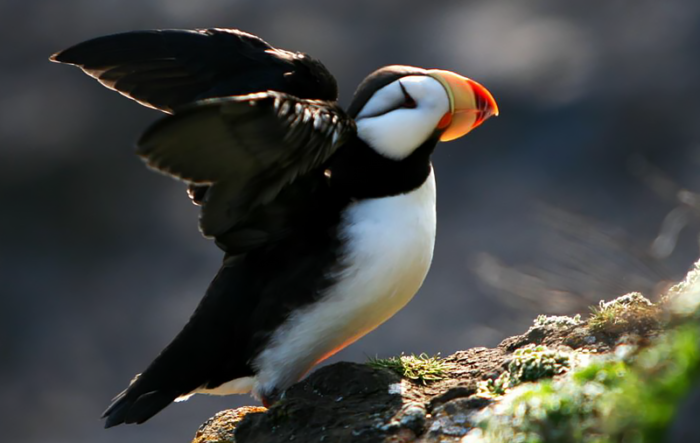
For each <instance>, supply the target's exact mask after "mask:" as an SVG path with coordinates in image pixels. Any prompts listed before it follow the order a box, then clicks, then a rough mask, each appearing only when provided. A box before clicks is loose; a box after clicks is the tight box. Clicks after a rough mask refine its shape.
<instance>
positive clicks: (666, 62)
mask: <svg viewBox="0 0 700 443" xmlns="http://www.w3.org/2000/svg"><path fill="white" fill-rule="evenodd" d="M217 26H218V27H235V28H240V29H243V30H246V31H249V32H252V33H254V34H258V35H260V36H262V37H263V38H265V39H266V40H267V41H269V42H270V43H271V44H273V45H275V46H279V47H282V48H287V49H293V50H300V51H305V52H308V53H311V54H313V55H314V56H315V57H317V58H319V59H321V60H323V62H324V63H325V64H326V66H327V67H328V68H329V69H330V70H331V72H333V73H334V74H335V75H336V77H337V79H338V83H339V85H340V89H341V102H342V103H343V104H347V103H348V102H349V100H350V98H351V96H352V93H353V90H354V88H355V86H356V85H357V84H358V83H359V82H360V81H361V80H362V78H363V77H364V76H365V75H367V74H368V73H370V72H371V71H373V70H374V69H376V68H378V67H380V66H383V65H386V64H410V65H416V66H421V67H426V68H441V69H449V70H454V71H456V72H459V73H461V74H463V75H466V76H469V77H472V78H474V79H476V80H478V81H480V82H482V83H483V84H484V85H486V86H487V87H488V88H489V89H490V90H491V92H493V94H494V96H495V97H496V99H497V100H498V103H499V105H500V109H501V117H499V118H495V119H492V120H490V121H488V122H487V123H486V124H485V125H484V126H483V127H481V128H479V129H478V130H476V131H475V132H474V133H473V134H471V135H469V136H468V137H465V138H464V139H461V140H459V141H456V142H452V143H449V144H444V145H441V146H440V147H439V148H438V150H437V152H436V154H435V156H434V160H435V166H436V171H437V180H438V214H439V215H438V219H439V223H438V225H439V226H438V239H437V245H436V253H435V260H434V262H433V267H432V271H431V273H430V275H429V276H428V279H427V281H426V283H425V285H424V286H423V288H422V290H421V291H420V293H419V294H418V295H417V296H416V298H415V299H414V301H413V302H411V304H409V305H408V307H406V308H405V309H404V310H403V311H402V312H400V313H399V314H397V315H396V317H394V318H393V319H392V320H390V321H389V322H387V324H385V325H384V326H382V327H381V328H379V329H378V330H377V331H375V332H373V333H372V334H370V335H369V336H367V337H366V338H364V339H363V340H361V341H359V342H358V343H356V344H355V345H353V346H351V347H350V348H349V349H346V350H345V351H343V352H341V353H340V354H338V355H337V356H336V357H335V358H333V360H332V361H337V360H355V361H364V360H365V359H366V357H367V356H374V355H379V356H389V355H396V354H399V353H400V352H407V353H411V352H415V353H420V352H428V353H430V354H433V353H437V352H441V353H442V354H443V355H446V354H449V353H452V352H454V351H456V350H459V349H464V348H467V347H472V346H493V345H495V344H497V343H498V342H499V341H500V340H501V339H503V338H504V337H506V336H508V335H511V334H514V333H519V332H522V331H524V330H525V329H526V328H527V327H528V325H529V324H530V323H531V321H532V318H533V317H534V316H535V315H536V314H539V313H557V314H570V313H576V312H581V313H583V314H585V313H587V311H588V309H587V306H588V305H590V304H592V303H596V302H597V301H598V300H600V299H601V298H611V297H614V296H615V295H619V294H622V293H624V292H628V291H632V290H639V291H643V292H644V293H645V294H647V295H648V296H650V297H653V296H655V295H656V294H658V293H659V291H661V290H662V289H663V288H664V287H665V285H667V284H668V282H670V281H673V280H674V279H678V278H679V277H681V276H682V275H683V274H684V273H685V271H686V270H687V269H688V267H689V266H690V264H691V263H692V262H693V261H694V260H695V259H696V258H697V257H698V255H699V253H698V233H699V226H700V216H699V215H698V214H700V195H699V194H698V193H700V174H698V171H699V170H700V121H699V120H700V119H699V117H700V2H697V1H692V0H688V1H663V2H662V1H658V0H637V1H614V0H609V1H606V2H562V1H560V0H534V1H528V2H514V1H511V2H505V1H494V0H489V1H482V2H467V1H464V0H460V1H430V2H429V1H407V0H392V1H377V0H375V1H352V2H350V1H348V2H333V3H332V2H324V1H320V0H317V1H312V0H308V1H294V2H293V1H288V2H284V1H260V0H256V1H250V0H249V1H244V0H238V1H236V0H208V1H192V0H139V1H135V0H134V1H125V0H121V1H115V0H111V1H109V0H103V1H96V0H81V1H79V0H64V1H49V0H35V1H23V2H20V1H13V0H0V45H1V46H0V49H1V55H0V57H1V59H2V64H1V65H0V85H1V87H2V88H1V89H0V201H2V209H1V211H2V213H1V214H2V216H1V217H0V291H1V297H0V393H1V394H0V435H2V437H1V438H2V440H3V441H8V442H9V441H12V442H96V441H99V442H115V443H116V442H119V443H123V442H125V441H164V442H165V441H171V442H178V441H179V442H186V441H189V439H190V438H191V436H193V434H194V432H195V430H196V428H197V426H198V425H199V424H200V423H201V422H203V421H204V420H205V419H206V418H208V417H209V416H211V415H212V414H213V413H215V412H216V411H218V410H220V409H223V408H226V407H232V406H239V405H243V404H253V402H254V400H252V399H250V398H249V397H247V396H234V397H225V398H214V397H204V396H197V397H195V398H193V399H191V400H190V401H188V402H187V403H184V404H177V405H173V406H171V407H169V408H167V409H166V410H165V411H163V412H162V413H161V414H159V415H158V416H157V417H156V418H154V419H153V420H151V421H150V422H148V423H147V424H145V425H142V426H138V427H137V426H122V427H119V428H115V429H111V430H109V431H104V430H102V429H101V427H102V422H101V421H100V420H99V415H100V413H101V412H102V410H103V409H104V408H105V407H106V406H107V404H108V403H109V399H110V398H111V397H112V396H113V395H115V394H116V393H117V392H119V391H120V390H121V389H123V388H124V387H125V386H126V384H127V382H128V381H129V379H130V378H131V377H132V376H133V375H134V374H135V373H137V372H139V371H141V370H143V369H144V368H145V366H146V365H147V364H148V363H149V362H150V361H151V359H152V358H153V357H154V356H155V355H156V354H157V353H158V352H159V351H160V350H161V348H162V347H163V346H165V345H166V344H167V343H168V342H169V340H170V339H171V338H172V337H173V336H174V335H175V334H176V333H177V332H178V331H179V329H180V328H181V327H182V325H183V324H184V323H185V321H186V319H187V318H188V316H189V314H190V313H191V312H192V310H193V309H194V307H195V306H196V304H197V302H198V300H199V298H200V296H201V295H202V293H203V291H204V289H205V288H206V286H207V284H208V282H209V280H210V278H211V277H212V276H213V275H214V273H215V272H216V269H217V268H218V265H219V260H220V253H219V251H218V250H217V249H216V248H215V247H214V245H213V244H212V243H211V242H209V241H207V240H205V239H203V238H202V237H201V236H200V235H199V233H198V232H197V229H196V223H197V221H196V218H197V209H196V207H194V206H193V205H191V204H190V203H189V201H188V199H187V198H186V196H185V193H184V186H183V185H182V184H181V183H177V182H174V181H172V180H169V179H166V178H165V177H161V176H159V175H158V174H154V173H152V172H150V171H148V170H147V169H146V168H145V167H144V166H143V164H142V163H141V161H140V160H139V159H138V158H137V157H136V156H134V155H133V144H134V141H135V140H136V139H137V137H138V135H139V134H140V132H141V131H142V130H143V129H145V128H146V127H147V126H148V125H149V123H150V122H152V121H153V120H155V119H156V118H158V117H159V113H158V112H155V111H153V110H149V109H146V108H143V107H141V106H139V105H138V104H136V103H134V102H131V101H129V100H125V99H124V98H123V97H120V96H119V95H118V94H115V93H114V92H111V91H109V90H107V89H105V88H103V87H102V86H100V85H99V84H98V83H97V82H95V81H94V80H92V79H90V78H88V77H87V76H85V75H83V74H81V73H80V72H79V71H78V70H76V69H75V68H70V67H66V66H59V65H53V64H51V63H49V62H48V60H47V58H48V56H49V55H51V54H52V53H53V52H55V51H58V50H61V49H64V48H66V47H68V46H71V45H73V44H76V43H78V42H81V41H83V40H86V39H89V38H93V37H97V36H100V35H104V34H110V33H115V32H123V31H129V30H135V29H149V28H194V27H217Z"/></svg>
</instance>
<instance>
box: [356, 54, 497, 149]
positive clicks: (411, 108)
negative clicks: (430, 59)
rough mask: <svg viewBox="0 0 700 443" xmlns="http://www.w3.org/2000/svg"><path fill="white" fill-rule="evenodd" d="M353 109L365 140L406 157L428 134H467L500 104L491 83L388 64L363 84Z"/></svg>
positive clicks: (443, 138) (449, 136)
mask: <svg viewBox="0 0 700 443" xmlns="http://www.w3.org/2000/svg"><path fill="white" fill-rule="evenodd" d="M348 113H349V114H350V116H351V117H353V118H354V119H355V122H356V123H357V132H358V135H359V137H360V138H361V139H362V140H364V141H365V142H366V143H367V144H368V145H370V146H371V147H372V148H374V149H375V150H376V151H378V152H379V153H380V154H382V155H383V156H385V157H388V158H391V159H394V160H401V159H403V158H406V157H408V156H409V155H411V153H412V152H413V151H414V150H415V149H416V148H418V147H419V146H421V145H423V143H425V142H426V141H428V140H431V139H435V140H438V139H439V140H440V141H449V140H454V139H457V138H459V137H462V136H463V135H465V134H467V133H468V132H469V131H471V130H472V129H474V128H476V127H477V126H479V125H480V124H481V123H483V122H484V121H485V120H486V119H487V118H489V117H491V116H492V115H498V106H497V105H496V101H495V100H494V98H493V96H492V95H491V93H490V92H489V91H488V90H486V88H484V87H483V86H481V85H480V84H479V83H477V82H475V81H473V80H471V79H468V78H466V77H462V76H461V75H458V74H455V73H453V72H449V71H442V70H438V69H430V70H427V69H421V68H415V67H412V66H386V67H384V68H381V69H379V70H377V71H375V72H373V73H372V74H370V75H369V76H368V77H367V78H365V80H364V81H363V82H362V83H361V84H360V86H359V87H358V88H357V91H356V92H355V97H354V98H353V101H352V103H351V104H350V107H349V108H348Z"/></svg>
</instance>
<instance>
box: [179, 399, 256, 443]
mask: <svg viewBox="0 0 700 443" xmlns="http://www.w3.org/2000/svg"><path fill="white" fill-rule="evenodd" d="M265 411H267V409H266V408H262V407H258V406H244V407H242V408H238V409H227V410H225V411H221V412H219V413H217V414H216V415H215V416H213V417H212V418H210V419H209V420H207V421H205V422H204V423H203V424H202V426H200V427H199V429H198V430H197V433H196V434H195V436H194V439H193V440H192V443H235V439H234V431H235V430H236V427H237V426H238V424H239V423H240V422H241V420H243V418H244V417H245V416H247V415H249V414H259V413H261V412H265Z"/></svg>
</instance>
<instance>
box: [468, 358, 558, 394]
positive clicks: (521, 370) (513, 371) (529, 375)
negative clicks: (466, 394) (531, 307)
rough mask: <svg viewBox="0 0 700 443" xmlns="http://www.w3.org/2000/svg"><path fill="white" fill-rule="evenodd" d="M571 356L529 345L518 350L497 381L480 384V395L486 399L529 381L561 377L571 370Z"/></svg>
mask: <svg viewBox="0 0 700 443" xmlns="http://www.w3.org/2000/svg"><path fill="white" fill-rule="evenodd" d="M569 367H570V361H569V354H568V353H567V352H563V351H560V350H557V349H551V348H548V347H546V346H534V345H528V346H525V347H523V348H520V349H518V350H516V351H515V352H514V353H513V356H512V357H511V360H510V362H509V363H508V369H507V370H505V371H504V372H503V373H502V374H501V375H500V376H499V377H498V378H497V379H495V380H486V381H482V382H479V392H478V393H479V394H480V395H481V396H486V397H494V396H499V395H503V394H505V393H506V391H507V390H508V389H510V388H513V387H515V386H517V385H519V384H521V383H524V382H528V381H536V380H540V379H543V378H550V377H554V376H555V375H561V374H563V373H565V372H567V371H568V370H569Z"/></svg>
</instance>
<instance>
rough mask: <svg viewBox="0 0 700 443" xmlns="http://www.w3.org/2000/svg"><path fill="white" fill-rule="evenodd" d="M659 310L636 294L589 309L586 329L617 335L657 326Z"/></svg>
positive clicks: (601, 303)
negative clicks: (589, 314) (589, 313)
mask: <svg viewBox="0 0 700 443" xmlns="http://www.w3.org/2000/svg"><path fill="white" fill-rule="evenodd" d="M659 314H660V308H659V307H658V306H656V305H654V304H653V303H652V302H650V301H649V300H648V299H647V298H646V297H644V296H643V295H642V294H640V293H638V292H632V293H630V294H626V295H623V296H621V297H618V298H616V299H615V300H612V301H609V302H605V301H602V300H601V302H600V304H599V305H598V306H597V307H594V308H591V316H590V318H589V319H588V327H589V328H590V330H591V331H592V332H602V333H608V334H619V333H622V332H634V331H635V330H639V329H644V330H648V329H651V328H655V327H658V326H659Z"/></svg>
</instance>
